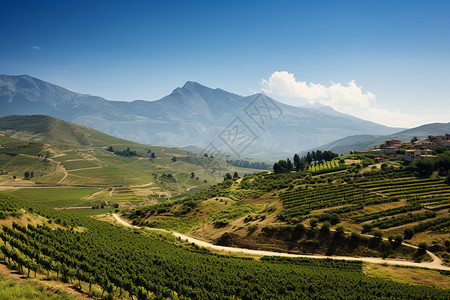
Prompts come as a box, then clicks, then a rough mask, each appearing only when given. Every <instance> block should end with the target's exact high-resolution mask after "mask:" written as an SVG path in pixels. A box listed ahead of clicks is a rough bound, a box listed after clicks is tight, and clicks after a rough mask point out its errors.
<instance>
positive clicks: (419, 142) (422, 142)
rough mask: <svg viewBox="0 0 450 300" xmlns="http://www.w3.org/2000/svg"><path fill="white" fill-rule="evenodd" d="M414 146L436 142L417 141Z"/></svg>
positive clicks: (429, 144) (430, 144) (431, 144)
mask: <svg viewBox="0 0 450 300" xmlns="http://www.w3.org/2000/svg"><path fill="white" fill-rule="evenodd" d="M414 146H434V142H431V141H427V140H423V141H416V142H415V143H414Z"/></svg>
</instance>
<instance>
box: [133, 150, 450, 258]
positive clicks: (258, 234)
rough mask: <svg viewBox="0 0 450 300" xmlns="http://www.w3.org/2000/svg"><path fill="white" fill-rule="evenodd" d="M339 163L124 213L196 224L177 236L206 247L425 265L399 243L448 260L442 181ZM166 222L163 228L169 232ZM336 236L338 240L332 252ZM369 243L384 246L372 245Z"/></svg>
mask: <svg viewBox="0 0 450 300" xmlns="http://www.w3.org/2000/svg"><path fill="white" fill-rule="evenodd" d="M339 160H341V158H340V159H339ZM339 160H337V159H336V160H333V161H332V162H325V163H322V164H316V166H314V165H311V166H310V167H309V168H308V169H307V170H305V171H299V172H288V173H281V174H273V173H267V172H261V173H257V174H253V175H249V176H246V177H244V178H239V179H232V180H227V181H225V182H223V183H221V184H219V185H217V186H215V187H211V188H209V189H206V190H204V191H203V192H201V193H197V194H194V195H191V196H190V197H189V198H181V199H178V200H174V201H169V202H165V203H162V204H157V205H154V206H149V207H141V208H139V209H137V210H131V211H129V212H128V213H126V215H128V216H129V217H130V218H131V220H135V221H136V222H137V223H139V224H144V225H145V224H147V225H148V226H150V225H151V226H152V227H158V226H159V224H163V223H164V222H163V221H162V220H164V219H170V220H171V222H172V223H174V220H176V219H177V218H178V219H180V220H181V219H184V220H186V219H196V220H198V219H199V218H202V219H203V222H198V221H197V222H193V223H192V227H191V228H190V230H187V229H186V228H184V230H183V231H184V232H188V234H191V235H193V236H195V237H198V238H201V239H206V240H208V241H211V242H213V243H219V244H224V245H236V246H241V247H248V248H252V249H266V250H275V251H288V252H291V253H334V254H341V255H345V254H351V255H359V256H383V257H384V256H387V257H401V258H408V259H415V260H417V259H425V260H426V259H427V258H426V257H425V256H423V257H418V256H417V253H414V251H413V250H412V249H411V248H410V249H407V248H402V247H398V245H401V244H402V241H404V240H405V241H406V242H407V243H412V244H415V245H416V246H417V245H419V244H420V243H421V242H424V243H426V244H427V246H428V247H429V248H430V249H435V251H436V253H437V254H438V255H439V256H440V257H441V258H442V259H443V260H444V261H447V262H450V260H449V254H448V251H449V250H450V248H449V247H448V246H447V244H448V243H449V242H450V232H449V226H448V224H449V219H448V210H449V203H450V202H449V201H450V186H449V185H448V184H446V183H444V179H443V178H439V177H434V178H418V177H416V176H415V175H414V172H413V171H412V170H411V169H408V168H406V167H404V166H402V165H401V164H398V163H394V164H391V166H388V167H385V166H383V168H380V164H373V165H370V164H369V165H368V166H367V167H365V168H364V169H363V168H361V166H359V167H358V164H359V163H360V161H359V160H358V159H354V158H353V157H352V158H345V165H342V162H339ZM344 166H345V167H344ZM312 168H314V169H312ZM315 174H317V175H315ZM211 201H213V202H215V203H217V204H219V203H223V205H224V206H222V208H221V209H220V208H219V209H216V210H214V209H210V208H208V207H209V206H208V205H205V204H206V203H212V202H211ZM217 204H216V205H217ZM249 207H251V209H248V208H249ZM230 212H233V213H230ZM156 220H157V222H156ZM167 224H168V223H165V225H164V228H168V229H170V227H168V225H167ZM172 229H174V228H172ZM411 230H412V233H411ZM337 231H338V232H343V233H344V234H343V235H341V244H340V245H338V246H337V247H336V244H335V242H333V241H336V238H337V237H338V235H337V233H336V232H337ZM430 236H432V237H433V238H432V239H431V240H430V238H429V237H430ZM370 237H373V238H372V240H371V238H370ZM376 237H378V238H379V239H380V241H381V240H383V241H384V242H383V243H381V244H378V245H375V244H374V241H375V240H374V239H376ZM352 238H353V240H352ZM355 239H357V240H358V243H357V244H358V245H356V244H355ZM395 240H397V241H398V242H397V243H398V244H396V242H395Z"/></svg>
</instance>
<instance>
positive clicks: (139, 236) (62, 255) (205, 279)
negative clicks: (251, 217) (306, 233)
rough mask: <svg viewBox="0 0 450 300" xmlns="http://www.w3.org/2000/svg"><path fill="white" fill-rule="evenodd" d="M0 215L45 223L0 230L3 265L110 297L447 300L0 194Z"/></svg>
mask: <svg viewBox="0 0 450 300" xmlns="http://www.w3.org/2000/svg"><path fill="white" fill-rule="evenodd" d="M0 210H1V211H2V212H3V216H5V218H10V217H12V216H13V215H16V216H17V215H20V214H21V213H24V212H25V211H26V212H27V213H29V214H35V213H39V214H41V215H43V216H45V217H46V218H48V221H46V223H44V224H38V225H31V224H28V225H19V224H17V223H12V225H11V226H7V225H4V226H2V229H1V231H0V238H1V240H2V242H0V244H1V246H0V249H1V252H2V253H3V256H4V259H5V260H6V262H7V263H8V265H9V266H11V267H14V268H16V269H18V270H19V271H21V272H23V273H24V274H27V275H28V276H36V275H35V274H36V273H39V274H41V275H42V276H47V277H48V278H51V279H53V280H62V281H65V282H71V283H72V284H73V285H76V286H78V287H79V288H80V289H81V290H83V291H84V292H85V293H87V294H94V295H97V296H103V297H106V298H110V299H112V298H118V297H125V298H130V299H131V298H132V297H134V298H137V299H150V298H156V299H163V298H187V299H268V298H272V299H274V298H277V299H280V298H281V299H293V298H296V299H299V298H300V299H305V298H321V299H336V298H340V297H342V295H346V297H347V298H354V299H357V298H409V299H421V298H422V299H423V298H428V299H448V298H449V297H450V292H449V291H448V290H442V289H438V288H431V287H425V286H411V285H406V284H401V283H396V282H393V281H389V280H383V279H380V278H371V277H367V276H365V275H364V273H363V272H362V263H361V262H346V261H335V260H313V259H277V258H267V259H265V258H264V259H262V260H261V261H256V260H253V259H244V258H233V257H226V256H220V255H216V254H211V253H209V252H208V251H206V250H203V249H199V248H196V247H192V246H190V245H184V246H182V245H175V244H173V243H170V242H168V241H166V240H165V239H164V237H160V236H157V235H152V234H149V233H144V232H143V231H136V230H134V231H133V230H126V229H124V228H120V227H116V226H113V225H111V224H108V223H104V222H99V221H95V220H93V219H90V218H83V217H74V216H73V215H69V214H66V213H64V212H59V211H55V210H51V209H48V208H45V207H40V206H39V205H36V204H32V203H28V202H25V201H22V200H19V199H17V198H12V197H6V196H1V195H0ZM55 223H57V224H60V225H59V226H58V227H57V228H56V227H55V226H53V225H52V224H55ZM61 226H63V227H61ZM80 227H82V228H84V230H82V231H80V230H77V228H80Z"/></svg>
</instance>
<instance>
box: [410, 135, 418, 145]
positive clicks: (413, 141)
mask: <svg viewBox="0 0 450 300" xmlns="http://www.w3.org/2000/svg"><path fill="white" fill-rule="evenodd" d="M418 140H419V139H418V138H417V136H415V137H413V138H412V139H411V144H413V145H414V143H415V142H417V141H418Z"/></svg>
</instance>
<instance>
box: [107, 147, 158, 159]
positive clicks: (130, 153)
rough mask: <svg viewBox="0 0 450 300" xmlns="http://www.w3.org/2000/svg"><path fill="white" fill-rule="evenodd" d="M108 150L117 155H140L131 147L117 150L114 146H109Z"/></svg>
mask: <svg viewBox="0 0 450 300" xmlns="http://www.w3.org/2000/svg"><path fill="white" fill-rule="evenodd" d="M106 151H109V152H113V153H114V154H116V155H120V156H125V157H128V156H138V155H137V153H136V151H131V149H130V147H127V149H126V150H123V151H115V150H114V148H113V146H109V147H108V148H107V149H106ZM152 154H153V153H152Z"/></svg>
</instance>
